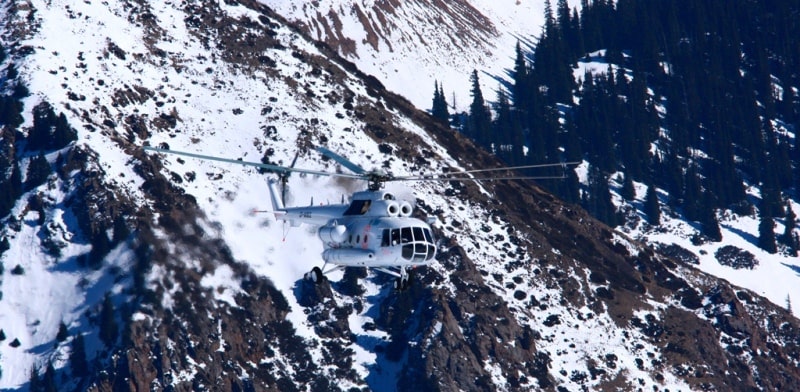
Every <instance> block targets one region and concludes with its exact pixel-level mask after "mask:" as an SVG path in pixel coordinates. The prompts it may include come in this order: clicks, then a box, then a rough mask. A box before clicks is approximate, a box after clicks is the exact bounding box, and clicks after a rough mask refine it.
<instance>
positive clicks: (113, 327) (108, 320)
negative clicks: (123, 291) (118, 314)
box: [100, 294, 119, 347]
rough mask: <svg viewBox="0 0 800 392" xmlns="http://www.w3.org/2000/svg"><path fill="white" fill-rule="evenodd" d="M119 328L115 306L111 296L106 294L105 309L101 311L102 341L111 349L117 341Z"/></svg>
mask: <svg viewBox="0 0 800 392" xmlns="http://www.w3.org/2000/svg"><path fill="white" fill-rule="evenodd" d="M118 333H119V327H118V326H117V321H116V318H115V315H114V304H113V303H112V302H111V296H109V295H108V294H106V297H105V299H104V300H103V307H102V308H101V309H100V340H102V341H103V343H105V344H106V346H107V347H111V346H112V345H113V344H114V342H116V341H117V334H118Z"/></svg>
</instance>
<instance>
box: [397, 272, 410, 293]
mask: <svg viewBox="0 0 800 392" xmlns="http://www.w3.org/2000/svg"><path fill="white" fill-rule="evenodd" d="M409 287H411V274H404V275H401V276H400V277H399V278H397V279H395V280H394V288H395V290H397V291H406V290H407V289H408V288H409Z"/></svg>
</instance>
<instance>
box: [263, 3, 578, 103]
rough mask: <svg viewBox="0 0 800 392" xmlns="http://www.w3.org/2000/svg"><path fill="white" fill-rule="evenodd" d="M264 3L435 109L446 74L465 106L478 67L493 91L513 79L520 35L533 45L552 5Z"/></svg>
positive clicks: (451, 91)
mask: <svg viewBox="0 0 800 392" xmlns="http://www.w3.org/2000/svg"><path fill="white" fill-rule="evenodd" d="M261 2H262V3H264V4H266V5H267V6H269V7H270V8H272V9H274V10H275V11H276V12H277V13H278V14H280V15H282V16H284V17H285V18H287V19H288V20H290V21H291V22H293V23H296V24H298V25H299V26H300V27H301V28H302V30H303V31H305V32H306V33H307V34H309V35H310V36H311V37H312V38H314V39H316V40H319V41H322V42H325V43H327V44H328V45H330V46H331V47H332V48H334V49H335V50H336V51H337V53H339V54H340V55H342V56H343V57H345V58H346V59H348V60H350V61H352V62H354V63H355V64H357V65H358V67H359V68H360V69H361V70H363V71H364V72H365V73H367V74H370V75H374V76H376V77H377V78H378V79H380V80H381V81H382V82H383V83H384V84H385V85H386V86H387V87H388V88H389V90H392V91H395V92H397V93H399V94H401V95H403V96H404V97H406V98H408V99H409V100H410V101H411V102H412V103H414V105H416V106H417V107H418V108H420V109H430V107H431V99H432V98H433V86H434V82H435V81H438V82H439V83H442V84H443V86H444V91H445V95H446V96H447V101H448V103H449V104H450V105H456V106H457V107H458V109H459V110H464V108H466V107H467V106H468V105H469V101H470V96H469V74H470V72H472V70H478V71H479V72H481V73H482V76H483V77H484V79H483V85H484V87H485V89H484V90H485V91H492V90H496V89H497V88H498V87H499V86H500V80H505V79H507V78H508V72H509V70H510V69H512V68H513V65H514V47H515V45H516V44H517V42H518V41H520V42H522V44H523V45H524V46H530V45H533V43H534V42H535V39H536V38H535V37H538V36H539V35H540V34H541V33H542V25H543V24H544V7H545V2H544V1H542V0H523V1H520V0H503V1H482V0H458V1H363V0H324V1H312V2H303V3H295V2H285V1H273V0H261ZM552 3H553V6H555V2H552ZM569 3H572V5H573V6H576V5H577V4H578V2H577V1H571V2H569ZM454 101H455V102H454Z"/></svg>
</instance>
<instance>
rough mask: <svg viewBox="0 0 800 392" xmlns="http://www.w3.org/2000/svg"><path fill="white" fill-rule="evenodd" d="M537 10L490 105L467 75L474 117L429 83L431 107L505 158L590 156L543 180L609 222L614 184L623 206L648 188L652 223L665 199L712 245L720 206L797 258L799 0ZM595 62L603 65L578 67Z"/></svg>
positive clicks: (623, 0) (762, 240) (585, 2)
mask: <svg viewBox="0 0 800 392" xmlns="http://www.w3.org/2000/svg"><path fill="white" fill-rule="evenodd" d="M545 6H546V15H545V23H544V26H543V31H542V33H541V35H540V36H539V37H537V39H536V42H535V44H530V45H528V46H526V45H525V44H522V43H518V44H517V46H516V61H515V63H514V65H513V69H512V70H511V71H510V78H509V80H510V81H509V82H508V83H506V84H504V85H502V86H501V88H500V89H499V91H497V92H496V96H494V97H491V98H493V99H494V100H493V101H491V103H489V101H487V100H486V98H485V96H484V94H483V92H482V91H481V89H480V84H479V74H478V72H477V71H473V73H472V74H471V75H470V78H471V82H472V83H471V86H472V89H471V91H470V93H471V96H472V101H471V104H470V106H469V109H468V112H464V113H452V114H451V113H449V107H448V103H447V101H446V99H445V93H444V91H443V87H442V86H441V85H439V84H436V85H435V86H434V98H433V106H432V109H431V114H432V115H433V116H434V117H435V118H437V119H439V120H440V121H443V122H448V123H449V124H450V125H451V126H452V127H454V128H456V129H458V130H459V131H461V132H463V133H464V134H465V135H467V136H469V137H471V138H472V139H473V140H474V141H475V142H476V143H478V144H480V145H482V146H483V147H485V148H487V149H489V150H491V151H493V152H494V153H495V154H496V155H498V156H499V157H500V158H501V159H502V160H504V161H505V162H506V163H507V164H509V165H512V166H514V165H526V164H536V163H548V162H564V161H583V162H587V163H588V169H586V172H587V175H586V177H587V178H586V181H585V183H584V184H583V185H581V184H580V183H579V180H578V176H577V175H576V173H575V171H574V170H572V169H570V170H567V173H566V179H565V180H559V181H541V185H543V186H545V187H546V188H548V189H549V190H551V191H552V192H554V193H556V194H557V195H559V196H560V197H561V198H563V199H564V200H566V201H568V202H572V203H580V204H581V205H583V207H585V208H586V209H587V210H588V211H589V212H591V213H592V214H593V215H594V216H596V217H597V218H598V219H600V220H602V221H604V222H605V223H607V224H609V225H611V226H616V225H619V224H622V223H623V221H622V220H623V218H622V216H621V214H620V212H619V211H617V210H616V207H615V206H614V203H612V197H611V194H610V189H609V180H610V179H612V178H613V179H615V180H618V181H619V182H620V183H621V184H623V185H622V187H621V191H620V192H619V193H620V195H621V196H622V197H623V198H625V199H628V200H631V199H633V198H634V196H635V192H634V186H633V182H634V181H635V182H638V183H640V184H644V185H645V186H646V187H647V194H646V197H645V201H644V203H643V204H644V207H643V210H644V212H645V213H646V216H647V221H648V222H649V223H650V224H651V225H654V226H656V225H658V224H659V221H660V216H661V214H662V211H663V210H664V208H665V207H667V208H669V210H670V211H672V212H674V213H676V214H681V215H682V216H683V217H684V218H685V219H686V220H688V221H693V222H696V223H697V225H698V227H699V228H700V231H701V233H702V236H704V239H705V240H710V241H719V240H720V239H721V234H720V227H719V222H718V219H719V214H720V213H721V212H722V211H731V212H733V213H735V214H739V215H757V216H758V219H759V221H760V225H759V238H758V245H759V246H760V247H761V248H763V249H765V250H767V251H769V252H772V253H775V252H776V251H777V250H778V247H780V246H782V247H783V249H785V250H786V251H787V252H790V253H791V254H796V252H797V248H798V239H797V236H796V234H795V233H794V228H795V215H794V211H792V209H791V207H790V203H789V200H790V199H792V200H794V201H798V200H800V198H799V196H800V143H797V142H796V140H797V138H796V133H797V131H798V129H800V98H798V92H800V40H798V39H797V37H800V0H783V1H778V0H774V1H772V0H767V1H754V0H697V1H688V2H687V1H679V0H659V1H644V0H618V1H611V0H593V1H590V0H582V2H581V7H580V11H578V8H573V9H570V8H569V5H568V4H567V1H566V0H558V2H557V3H556V4H555V9H553V7H552V3H551V2H550V1H547V2H546V4H545ZM598 61H600V62H602V63H604V64H606V65H607V69H606V70H605V72H594V73H589V72H586V73H585V74H582V75H580V74H579V73H577V72H576V69H579V67H578V65H579V64H580V63H588V62H598ZM553 170H554V172H553V173H552V174H555V171H561V170H562V169H561V168H554V169H553ZM531 174H535V175H543V174H544V175H546V174H547V173H545V171H543V170H542V169H537V170H536V172H535V173H531ZM656 189H658V190H661V191H662V192H663V195H668V196H666V197H664V196H662V197H661V198H659V196H658V193H657V192H656ZM776 219H781V220H782V222H784V226H785V227H786V230H785V232H784V233H775V232H774V228H775V220H776Z"/></svg>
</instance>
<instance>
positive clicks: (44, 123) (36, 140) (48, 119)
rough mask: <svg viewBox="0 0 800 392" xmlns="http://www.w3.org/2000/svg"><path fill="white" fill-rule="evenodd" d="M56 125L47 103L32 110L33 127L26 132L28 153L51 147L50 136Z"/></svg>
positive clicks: (51, 108) (51, 110)
mask: <svg viewBox="0 0 800 392" xmlns="http://www.w3.org/2000/svg"><path fill="white" fill-rule="evenodd" d="M55 124H56V114H55V113H54V112H53V107H52V106H50V104H49V103H47V102H46V101H45V102H41V103H40V104H38V105H36V106H35V107H34V108H33V127H32V128H31V130H30V132H28V145H27V147H26V148H27V150H28V151H36V150H46V149H48V148H50V147H51V145H52V140H51V136H52V133H53V128H54V126H55Z"/></svg>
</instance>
